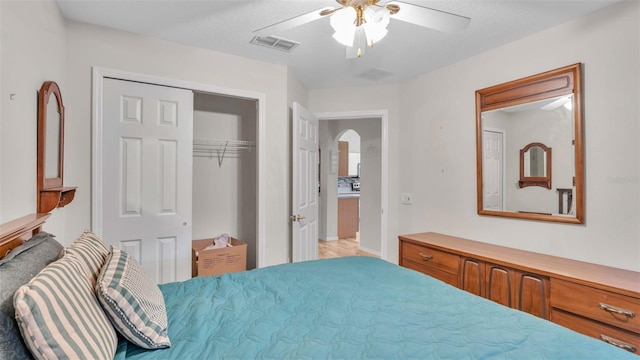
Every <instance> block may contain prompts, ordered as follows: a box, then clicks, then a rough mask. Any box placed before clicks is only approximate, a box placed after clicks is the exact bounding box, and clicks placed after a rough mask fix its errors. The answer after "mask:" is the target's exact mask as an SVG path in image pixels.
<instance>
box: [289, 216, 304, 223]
mask: <svg viewBox="0 0 640 360" xmlns="http://www.w3.org/2000/svg"><path fill="white" fill-rule="evenodd" d="M289 219H291V221H294V222H295V221H300V220H303V219H304V216H302V215H291V216H289Z"/></svg>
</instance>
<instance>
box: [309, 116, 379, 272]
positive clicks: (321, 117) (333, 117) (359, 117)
mask: <svg viewBox="0 0 640 360" xmlns="http://www.w3.org/2000/svg"><path fill="white" fill-rule="evenodd" d="M315 116H316V117H317V118H318V120H319V121H323V120H356V119H369V118H371V119H376V120H377V119H380V120H381V123H382V129H381V130H382V131H381V132H382V139H381V142H382V151H381V154H380V156H381V159H380V162H381V168H382V169H381V172H382V174H380V176H381V181H380V188H381V189H380V205H381V207H382V209H381V211H380V258H381V259H382V260H388V257H389V249H388V245H389V239H388V236H389V234H388V229H389V214H388V213H389V211H388V210H387V209H388V208H389V111H388V110H362V111H336V112H321V113H315Z"/></svg>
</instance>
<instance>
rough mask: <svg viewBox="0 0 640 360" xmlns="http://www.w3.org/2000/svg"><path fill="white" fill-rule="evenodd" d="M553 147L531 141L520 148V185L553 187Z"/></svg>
mask: <svg viewBox="0 0 640 360" xmlns="http://www.w3.org/2000/svg"><path fill="white" fill-rule="evenodd" d="M551 164H552V163H551V148H550V147H546V146H545V145H544V144H541V143H531V144H529V145H527V146H525V147H524V149H520V181H518V186H520V187H521V188H523V187H527V186H542V187H545V188H547V189H551Z"/></svg>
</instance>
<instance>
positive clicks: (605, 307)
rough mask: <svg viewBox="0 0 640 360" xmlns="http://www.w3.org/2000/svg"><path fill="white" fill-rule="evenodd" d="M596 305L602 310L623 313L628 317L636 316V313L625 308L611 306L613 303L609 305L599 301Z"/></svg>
mask: <svg viewBox="0 0 640 360" xmlns="http://www.w3.org/2000/svg"><path fill="white" fill-rule="evenodd" d="M598 307H599V308H600V309H602V310H604V311H608V312H612V313H616V314H620V315H624V316H626V317H629V318H634V317H635V316H636V313H634V312H633V311H631V310H626V309H623V308H619V307H617V306H613V305H609V304H605V303H599V304H598Z"/></svg>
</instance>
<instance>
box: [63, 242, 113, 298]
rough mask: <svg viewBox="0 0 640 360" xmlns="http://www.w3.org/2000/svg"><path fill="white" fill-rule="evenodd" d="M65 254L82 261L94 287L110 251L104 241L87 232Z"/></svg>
mask: <svg viewBox="0 0 640 360" xmlns="http://www.w3.org/2000/svg"><path fill="white" fill-rule="evenodd" d="M65 252H67V253H69V254H73V255H74V256H75V257H76V258H78V259H80V261H81V262H82V263H83V265H84V267H85V268H86V271H88V275H89V276H90V281H91V286H94V285H95V283H96V279H98V275H100V270H101V269H102V266H103V265H104V262H105V259H106V258H107V255H109V249H107V247H106V246H105V245H104V243H103V242H102V239H100V237H98V235H96V234H94V233H92V232H91V231H89V230H85V231H84V232H83V233H82V234H80V236H78V238H77V239H76V240H75V241H74V242H73V243H72V244H71V245H69V246H68V247H67V248H66V249H65Z"/></svg>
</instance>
